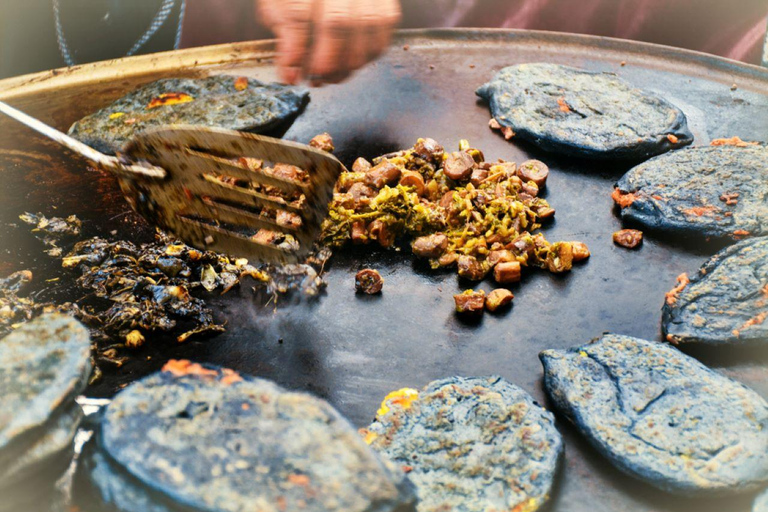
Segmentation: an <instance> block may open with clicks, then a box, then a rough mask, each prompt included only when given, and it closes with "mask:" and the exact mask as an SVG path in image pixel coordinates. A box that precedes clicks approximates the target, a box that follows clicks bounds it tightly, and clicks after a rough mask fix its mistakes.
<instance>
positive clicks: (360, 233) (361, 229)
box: [351, 220, 368, 244]
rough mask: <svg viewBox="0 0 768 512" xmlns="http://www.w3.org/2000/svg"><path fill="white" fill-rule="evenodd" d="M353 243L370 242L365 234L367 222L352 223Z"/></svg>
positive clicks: (357, 221)
mask: <svg viewBox="0 0 768 512" xmlns="http://www.w3.org/2000/svg"><path fill="white" fill-rule="evenodd" d="M351 237H352V243H353V244H364V243H365V242H367V241H368V237H367V236H366V234H365V221H364V220H356V221H354V222H352V233H351Z"/></svg>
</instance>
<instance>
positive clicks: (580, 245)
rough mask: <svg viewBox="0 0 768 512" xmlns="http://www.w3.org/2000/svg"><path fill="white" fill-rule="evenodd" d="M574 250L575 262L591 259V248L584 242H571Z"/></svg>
mask: <svg viewBox="0 0 768 512" xmlns="http://www.w3.org/2000/svg"><path fill="white" fill-rule="evenodd" d="M569 243H570V244H571V248H573V261H581V260H585V259H587V258H589V257H590V255H591V253H590V252H589V247H587V244H585V243H584V242H569Z"/></svg>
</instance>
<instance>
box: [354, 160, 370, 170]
mask: <svg viewBox="0 0 768 512" xmlns="http://www.w3.org/2000/svg"><path fill="white" fill-rule="evenodd" d="M371 167H373V166H372V165H371V162H369V161H368V160H366V159H365V158H363V157H360V158H358V159H357V160H355V161H354V162H353V163H352V172H368V171H370V170H371Z"/></svg>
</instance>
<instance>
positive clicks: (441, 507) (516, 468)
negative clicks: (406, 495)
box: [362, 376, 563, 512]
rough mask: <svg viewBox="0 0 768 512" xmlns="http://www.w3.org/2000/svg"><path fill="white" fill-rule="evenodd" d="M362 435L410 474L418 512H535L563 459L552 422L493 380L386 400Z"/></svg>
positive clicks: (457, 382)
mask: <svg viewBox="0 0 768 512" xmlns="http://www.w3.org/2000/svg"><path fill="white" fill-rule="evenodd" d="M362 433H363V434H364V435H365V439H366V441H367V442H369V443H370V445H371V446H372V447H373V448H374V449H376V450H377V451H379V452H381V453H384V454H385V455H387V456H388V457H389V458H390V459H391V460H392V461H393V462H395V463H396V464H397V465H399V466H400V467H401V468H402V469H403V470H404V471H406V472H407V473H408V476H409V478H410V479H411V481H412V482H413V483H414V485H416V489H417V494H418V496H419V505H418V510H419V512H441V511H447V510H450V511H453V512H487V511H490V510H499V511H501V510H514V511H525V512H529V511H533V510H536V509H538V508H539V507H540V506H541V505H542V504H543V503H544V502H546V501H547V499H548V495H549V492H550V489H551V488H552V482H553V479H554V476H555V472H556V470H557V466H558V461H559V459H560V456H561V454H562V452H563V443H562V439H561V437H560V434H559V433H558V432H557V430H556V429H555V424H554V417H553V416H552V414H551V413H549V412H547V411H545V410H544V409H542V408H541V407H540V406H539V405H538V404H536V402H534V401H533V399H532V398H531V397H530V396H529V395H528V394H527V393H526V392H525V391H523V390H522V389H520V388H518V387H517V386H514V385H512V384H510V383H509V382H507V381H505V380H504V379H502V378H501V377H496V376H493V377H470V378H464V377H451V378H448V379H443V380H438V381H434V382H432V383H430V384H428V385H427V387H426V388H425V389H424V390H423V391H421V392H417V391H416V390H411V389H405V390H400V391H397V392H393V393H390V395H388V396H387V398H386V399H385V400H384V402H383V403H382V407H381V409H379V411H378V414H377V416H376V420H375V421H374V422H373V424H371V426H370V427H368V429H367V430H364V431H363V432H362Z"/></svg>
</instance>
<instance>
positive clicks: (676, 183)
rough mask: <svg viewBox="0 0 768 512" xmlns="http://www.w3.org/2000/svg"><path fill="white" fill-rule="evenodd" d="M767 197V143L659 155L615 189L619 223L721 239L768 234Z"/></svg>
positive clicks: (640, 167)
mask: <svg viewBox="0 0 768 512" xmlns="http://www.w3.org/2000/svg"><path fill="white" fill-rule="evenodd" d="M734 195H735V196H734ZM729 196H730V198H731V199H730V200H729ZM766 197H768V145H766V144H754V145H747V146H744V147H737V146H706V147H694V148H686V149H683V150H680V151H675V152H673V153H668V154H666V155H661V156H658V157H656V158H653V159H651V160H648V161H647V162H645V163H643V164H640V165H638V166H637V167H634V168H633V169H631V170H630V171H629V172H627V174H625V175H624V176H623V177H622V178H621V179H620V180H619V181H618V183H616V189H615V190H614V200H616V202H617V203H618V204H619V206H620V207H621V208H622V209H621V218H622V220H625V221H632V222H635V223H639V224H642V225H643V226H645V227H647V228H649V229H654V230H659V231H665V232H671V233H678V234H685V235H694V236H700V237H715V238H724V239H739V238H744V237H747V236H764V235H768V201H766Z"/></svg>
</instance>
